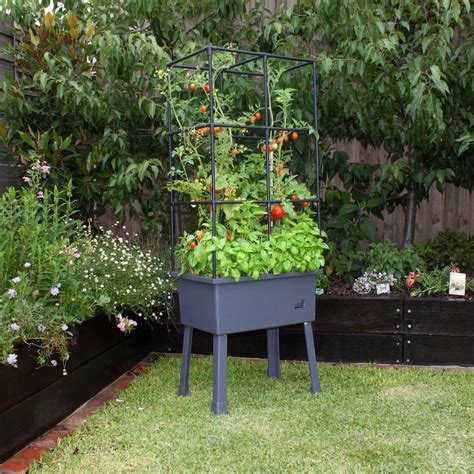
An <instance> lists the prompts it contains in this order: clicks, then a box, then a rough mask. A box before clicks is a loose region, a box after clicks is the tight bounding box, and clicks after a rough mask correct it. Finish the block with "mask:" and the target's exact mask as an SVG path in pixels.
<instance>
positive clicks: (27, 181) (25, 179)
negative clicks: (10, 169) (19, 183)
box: [21, 176, 31, 183]
mask: <svg viewBox="0 0 474 474" xmlns="http://www.w3.org/2000/svg"><path fill="white" fill-rule="evenodd" d="M21 179H22V180H23V181H24V182H25V183H31V178H29V177H28V176H23V178H21Z"/></svg>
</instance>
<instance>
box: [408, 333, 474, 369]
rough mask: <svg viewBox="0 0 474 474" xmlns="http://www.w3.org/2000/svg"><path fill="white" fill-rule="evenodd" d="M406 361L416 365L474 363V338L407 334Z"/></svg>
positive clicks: (466, 364) (462, 364)
mask: <svg viewBox="0 0 474 474" xmlns="http://www.w3.org/2000/svg"><path fill="white" fill-rule="evenodd" d="M403 354H404V361H403V362H404V363H405V364H415V365H428V364H429V365H461V366H473V365H474V338H472V337H451V336H421V335H412V336H405V341H404V347H403Z"/></svg>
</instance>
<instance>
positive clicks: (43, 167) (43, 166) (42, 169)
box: [40, 165, 50, 174]
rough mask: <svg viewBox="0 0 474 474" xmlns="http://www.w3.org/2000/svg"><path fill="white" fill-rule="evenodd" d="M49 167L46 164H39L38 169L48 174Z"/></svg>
mask: <svg viewBox="0 0 474 474" xmlns="http://www.w3.org/2000/svg"><path fill="white" fill-rule="evenodd" d="M49 170H50V167H49V166H48V165H41V166H40V171H41V172H42V173H44V174H49Z"/></svg>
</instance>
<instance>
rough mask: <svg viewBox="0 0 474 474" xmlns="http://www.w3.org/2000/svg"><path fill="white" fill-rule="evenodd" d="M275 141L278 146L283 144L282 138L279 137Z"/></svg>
mask: <svg viewBox="0 0 474 474" xmlns="http://www.w3.org/2000/svg"><path fill="white" fill-rule="evenodd" d="M275 141H276V143H277V145H279V144H280V143H281V138H280V137H278V138H277V139H276V140H275Z"/></svg>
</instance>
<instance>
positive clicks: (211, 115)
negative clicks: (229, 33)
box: [207, 45, 217, 278]
mask: <svg viewBox="0 0 474 474" xmlns="http://www.w3.org/2000/svg"><path fill="white" fill-rule="evenodd" d="M207 57H208V64H209V105H210V107H209V109H210V110H209V118H210V128H211V184H212V190H211V196H212V203H211V219H212V235H213V236H215V235H216V158H215V150H214V148H215V143H214V141H215V137H214V127H215V125H214V84H213V82H214V81H213V77H212V46H211V45H209V46H208V47H207ZM216 266H217V261H216V252H212V278H216V275H217V269H216Z"/></svg>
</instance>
